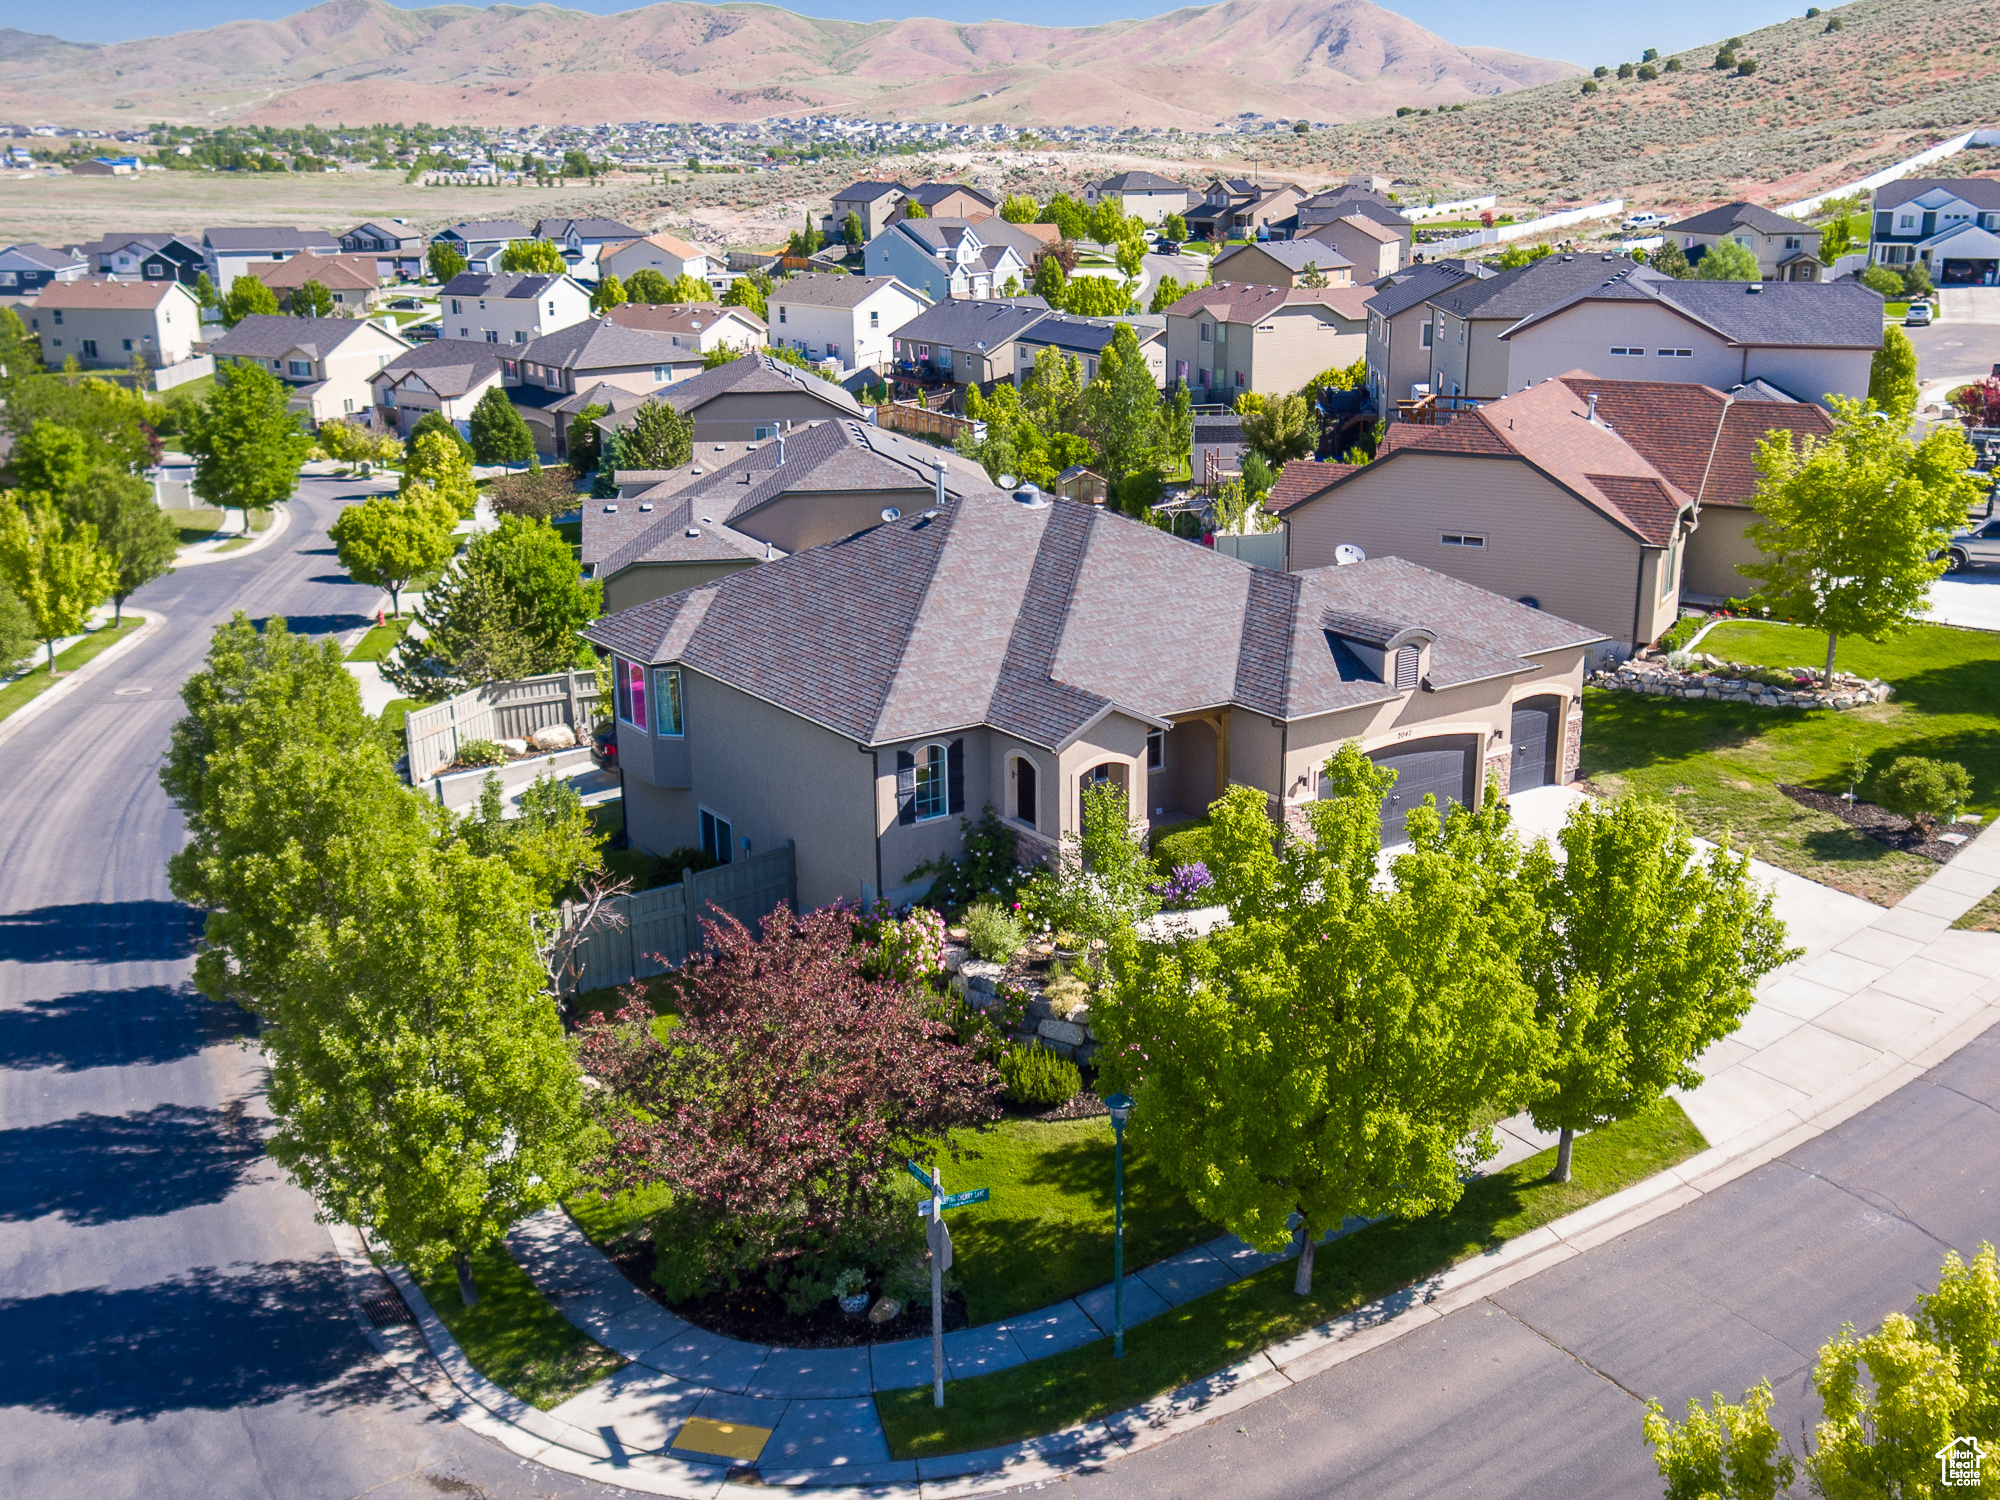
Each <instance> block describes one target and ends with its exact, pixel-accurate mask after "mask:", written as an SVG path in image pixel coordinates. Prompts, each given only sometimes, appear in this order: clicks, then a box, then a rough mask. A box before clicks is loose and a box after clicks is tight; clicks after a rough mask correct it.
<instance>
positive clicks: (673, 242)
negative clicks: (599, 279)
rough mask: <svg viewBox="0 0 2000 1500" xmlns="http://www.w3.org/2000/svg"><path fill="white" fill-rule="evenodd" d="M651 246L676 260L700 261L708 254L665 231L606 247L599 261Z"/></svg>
mask: <svg viewBox="0 0 2000 1500" xmlns="http://www.w3.org/2000/svg"><path fill="white" fill-rule="evenodd" d="M641 244H644V245H651V246H652V247H653V248H654V249H655V250H664V251H666V252H667V254H669V255H671V256H672V257H673V258H674V259H675V260H699V259H702V258H705V257H706V256H707V254H708V252H707V251H706V250H703V249H702V248H701V247H700V246H698V245H690V244H689V243H688V242H687V241H686V240H684V239H682V238H681V237H680V236H679V235H676V234H668V233H667V232H666V231H665V230H664V229H663V230H661V231H660V232H659V233H658V234H643V235H636V236H634V237H633V238H631V239H629V240H626V241H625V242H624V243H623V244H618V245H606V246H605V247H604V248H603V249H602V250H601V251H599V252H598V257H599V260H600V261H602V260H604V259H607V258H616V257H617V255H618V254H619V252H620V251H624V250H630V249H631V248H632V247H633V246H634V245H641Z"/></svg>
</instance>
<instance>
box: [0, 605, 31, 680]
mask: <svg viewBox="0 0 2000 1500" xmlns="http://www.w3.org/2000/svg"><path fill="white" fill-rule="evenodd" d="M34 649H35V622H34V621H33V620H32V619H30V618H29V616H28V606H27V605H25V604H23V603H22V602H21V601H20V599H19V598H17V597H16V596H15V594H14V590H13V588H12V587H11V586H10V585H8V584H6V583H4V582H0V676H6V675H8V674H10V673H13V672H16V671H19V670H20V668H21V665H22V663H24V662H25V661H27V659H28V655H29V653H30V652H32V651H33V650H34Z"/></svg>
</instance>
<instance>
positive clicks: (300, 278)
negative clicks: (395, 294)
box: [250, 250, 382, 292]
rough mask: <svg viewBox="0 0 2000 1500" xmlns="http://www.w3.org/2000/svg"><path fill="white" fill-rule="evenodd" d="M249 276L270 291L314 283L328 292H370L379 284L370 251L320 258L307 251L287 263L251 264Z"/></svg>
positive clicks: (319, 255) (380, 282)
mask: <svg viewBox="0 0 2000 1500" xmlns="http://www.w3.org/2000/svg"><path fill="white" fill-rule="evenodd" d="M250 274H251V275H252V276H255V277H256V278H257V279H258V280H259V281H261V282H263V283H264V285H265V286H267V287H270V288H271V289H272V290H273V291H295V290H296V289H298V288H299V287H302V286H304V285H305V284H306V283H307V282H308V281H317V282H318V283H319V284H320V285H321V286H323V287H325V288H326V289H327V290H328V291H330V292H333V291H340V292H359V291H372V290H373V289H375V288H376V287H379V286H380V285H381V284H382V278H381V276H380V275H379V274H378V273H377V272H376V270H375V254H374V252H373V251H367V250H362V251H356V252H354V253H353V254H341V255H321V254H319V253H318V252H316V251H312V250H307V251H305V252H303V253H301V254H299V255H294V256H292V257H291V258H290V259H289V260H272V261H263V262H253V263H252V264H251V266H250Z"/></svg>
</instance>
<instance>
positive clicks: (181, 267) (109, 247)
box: [70, 234, 227, 291]
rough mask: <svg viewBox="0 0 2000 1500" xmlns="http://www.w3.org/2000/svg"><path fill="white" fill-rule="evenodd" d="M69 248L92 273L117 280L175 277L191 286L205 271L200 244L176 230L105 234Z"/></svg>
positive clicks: (206, 265)
mask: <svg viewBox="0 0 2000 1500" xmlns="http://www.w3.org/2000/svg"><path fill="white" fill-rule="evenodd" d="M70 248H71V249H73V250H75V251H76V253H78V254H79V255H81V256H83V257H84V259H85V260H87V261H88V262H89V263H90V269H91V270H92V271H93V272H94V273H96V274H98V275H103V276H114V277H117V278H118V279H119V280H121V281H178V282H180V283H181V284H182V285H183V286H193V285H194V284H195V283H196V282H198V281H200V280H201V278H202V276H203V275H204V274H206V273H207V271H208V257H207V256H206V255H204V254H203V253H202V248H201V246H200V245H198V244H196V243H195V242H194V241H193V240H188V239H183V238H181V236H179V235H177V234H107V235H102V236H100V237H99V238H97V239H95V240H92V241H91V242H90V243H89V244H87V245H75V246H71V247H70ZM223 290H225V291H226V290H227V288H224V289H223Z"/></svg>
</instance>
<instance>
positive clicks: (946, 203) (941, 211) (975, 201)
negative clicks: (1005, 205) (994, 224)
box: [904, 182, 1000, 223]
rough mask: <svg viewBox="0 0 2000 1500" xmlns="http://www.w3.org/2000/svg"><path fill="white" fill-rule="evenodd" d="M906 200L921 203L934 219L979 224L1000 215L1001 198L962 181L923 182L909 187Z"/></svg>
mask: <svg viewBox="0 0 2000 1500" xmlns="http://www.w3.org/2000/svg"><path fill="white" fill-rule="evenodd" d="M904 201H905V202H906V203H921V204H922V205H923V206H924V212H925V213H927V214H929V215H930V216H931V217H932V218H933V219H965V220H968V221H971V222H975V223H976V222H977V221H979V220H980V219H991V218H997V217H998V216H999V213H1000V200H999V199H998V198H996V197H994V196H993V195H992V194H991V193H982V192H981V191H980V190H979V189H978V188H976V187H967V186H965V184H964V183H960V182H920V183H918V184H917V185H916V186H915V187H913V188H910V189H908V190H906V192H905V193H904ZM905 212H907V210H905Z"/></svg>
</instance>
